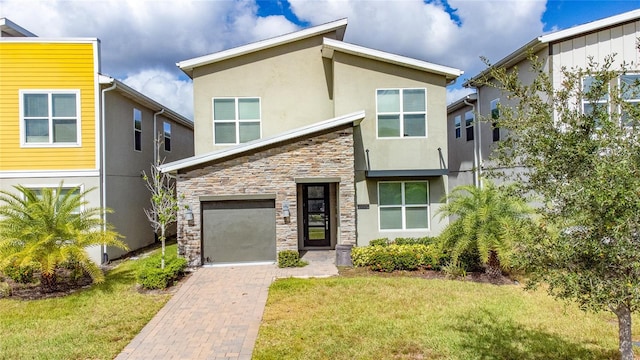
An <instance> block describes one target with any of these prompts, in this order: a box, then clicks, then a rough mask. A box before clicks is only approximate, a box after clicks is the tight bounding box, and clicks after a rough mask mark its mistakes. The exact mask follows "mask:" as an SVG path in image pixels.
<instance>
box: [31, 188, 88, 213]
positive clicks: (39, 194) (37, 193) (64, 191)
mask: <svg viewBox="0 0 640 360" xmlns="http://www.w3.org/2000/svg"><path fill="white" fill-rule="evenodd" d="M27 188H28V189H29V190H31V191H32V192H33V193H34V195H35V196H36V197H37V198H38V199H40V200H42V191H43V189H51V191H52V193H53V196H56V192H57V191H58V187H57V186H42V187H36V186H33V187H32V186H29V187H27ZM81 192H82V186H69V187H63V188H62V189H61V190H60V196H61V197H65V196H67V194H69V193H71V195H72V196H73V195H79V194H80V193H81ZM82 209H83V206H80V207H78V208H76V209H75V210H74V211H73V213H74V214H78V213H80V212H81V211H82Z"/></svg>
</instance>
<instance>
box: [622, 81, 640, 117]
mask: <svg viewBox="0 0 640 360" xmlns="http://www.w3.org/2000/svg"><path fill="white" fill-rule="evenodd" d="M620 91H621V92H622V100H623V101H624V104H622V109H620V121H621V122H622V124H623V125H624V126H632V125H634V123H635V125H638V122H640V119H633V118H631V115H630V114H629V111H628V110H625V108H628V107H634V108H635V109H636V111H637V110H638V108H640V74H624V75H620ZM636 113H637V112H636Z"/></svg>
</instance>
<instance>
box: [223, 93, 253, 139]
mask: <svg viewBox="0 0 640 360" xmlns="http://www.w3.org/2000/svg"><path fill="white" fill-rule="evenodd" d="M260 122H261V120H260V98H214V99H213V139H214V143H215V144H241V143H245V142H248V141H251V140H256V139H259V138H260V133H261V130H260Z"/></svg>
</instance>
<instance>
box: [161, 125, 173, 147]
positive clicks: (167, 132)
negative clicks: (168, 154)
mask: <svg viewBox="0 0 640 360" xmlns="http://www.w3.org/2000/svg"><path fill="white" fill-rule="evenodd" d="M162 129H163V134H162V135H163V138H164V151H171V123H168V122H166V121H165V122H164V123H163V124H162Z"/></svg>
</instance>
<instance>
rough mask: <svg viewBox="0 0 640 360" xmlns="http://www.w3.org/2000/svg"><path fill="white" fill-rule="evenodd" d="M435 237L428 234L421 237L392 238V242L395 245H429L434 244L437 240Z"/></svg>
mask: <svg viewBox="0 0 640 360" xmlns="http://www.w3.org/2000/svg"><path fill="white" fill-rule="evenodd" d="M437 239H438V238H435V237H430V236H425V237H421V238H395V239H394V240H393V243H394V244H397V245H415V244H422V245H431V244H435V243H436V242H437Z"/></svg>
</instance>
